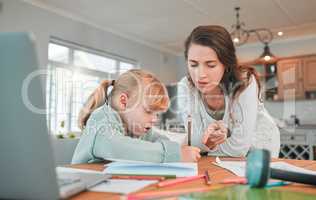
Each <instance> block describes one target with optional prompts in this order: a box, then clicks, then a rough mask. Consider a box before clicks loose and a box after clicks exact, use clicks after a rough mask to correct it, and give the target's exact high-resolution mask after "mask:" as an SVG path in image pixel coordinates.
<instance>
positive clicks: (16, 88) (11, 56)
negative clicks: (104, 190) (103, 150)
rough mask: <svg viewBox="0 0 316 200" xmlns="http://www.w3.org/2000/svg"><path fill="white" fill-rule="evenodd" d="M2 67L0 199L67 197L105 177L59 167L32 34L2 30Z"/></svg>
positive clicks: (0, 67) (43, 83)
mask: <svg viewBox="0 0 316 200" xmlns="http://www.w3.org/2000/svg"><path fill="white" fill-rule="evenodd" d="M0 70H1V72H0V92H1V94H0V110H1V111H0V112H1V114H0V130H1V132H0V133H1V134H0V179H1V181H0V199H3V198H5V199H8V198H10V199H59V198H68V197H69V196H71V195H74V194H76V193H78V192H80V191H82V190H85V189H87V187H90V186H92V185H95V184H97V183H99V182H102V181H104V180H106V179H107V178H108V177H106V176H105V175H104V174H102V173H81V172H71V173H67V172H58V173H56V167H55V161H54V158H53V152H52V146H51V144H50V141H49V135H48V129H47V122H46V115H45V99H44V95H43V94H45V90H44V88H45V87H42V85H45V81H44V79H43V78H45V77H43V76H40V75H39V76H38V75H36V74H39V73H38V72H39V71H38V70H39V66H38V63H37V59H36V52H35V46H34V40H33V38H32V35H30V34H28V33H0ZM39 113H41V114H39Z"/></svg>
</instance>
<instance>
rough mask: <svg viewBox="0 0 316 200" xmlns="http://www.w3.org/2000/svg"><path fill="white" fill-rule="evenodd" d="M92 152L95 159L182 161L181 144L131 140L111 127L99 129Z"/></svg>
mask: <svg viewBox="0 0 316 200" xmlns="http://www.w3.org/2000/svg"><path fill="white" fill-rule="evenodd" d="M105 125H106V124H105ZM91 151H92V152H91V154H92V156H93V157H94V158H95V159H125V160H139V161H147V162H178V161H180V145H179V144H177V143H175V142H172V141H168V140H156V141H153V142H151V141H144V140H141V139H137V138H131V137H128V136H125V135H123V134H122V133H121V132H119V131H117V129H115V128H114V129H113V127H110V126H107V127H106V126H103V127H102V126H100V127H98V129H97V130H96V133H95V137H94V139H93V144H92V149H91Z"/></svg>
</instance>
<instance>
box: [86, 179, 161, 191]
mask: <svg viewBox="0 0 316 200" xmlns="http://www.w3.org/2000/svg"><path fill="white" fill-rule="evenodd" d="M157 182H158V181H155V180H150V181H149V180H125V179H124V180H123V179H110V180H108V181H106V182H103V183H101V184H99V185H96V186H94V187H92V188H90V189H89V191H94V192H112V193H120V194H129V193H132V192H136V191H138V190H140V189H143V188H144V187H147V186H149V185H151V184H154V183H157Z"/></svg>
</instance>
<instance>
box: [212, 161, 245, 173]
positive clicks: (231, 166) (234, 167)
mask: <svg viewBox="0 0 316 200" xmlns="http://www.w3.org/2000/svg"><path fill="white" fill-rule="evenodd" d="M216 161H217V162H213V164H215V165H217V166H219V167H222V168H224V169H227V170H228V171H230V172H232V173H233V174H235V175H237V176H240V177H245V175H246V173H245V171H246V162H245V161H221V160H219V158H218V157H217V158H216ZM218 161H220V162H218Z"/></svg>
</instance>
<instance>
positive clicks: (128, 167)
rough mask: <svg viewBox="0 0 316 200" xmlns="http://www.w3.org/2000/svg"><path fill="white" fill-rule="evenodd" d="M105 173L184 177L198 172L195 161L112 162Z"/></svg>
mask: <svg viewBox="0 0 316 200" xmlns="http://www.w3.org/2000/svg"><path fill="white" fill-rule="evenodd" d="M106 166H107V167H106V169H105V170H104V172H105V173H106V174H120V175H161V176H176V177H186V176H195V175H197V174H198V168H197V164H196V163H149V162H139V163H138V162H124V161H121V162H113V163H110V164H107V165H106Z"/></svg>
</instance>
